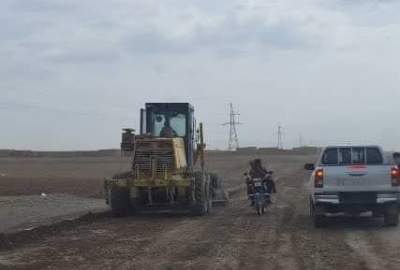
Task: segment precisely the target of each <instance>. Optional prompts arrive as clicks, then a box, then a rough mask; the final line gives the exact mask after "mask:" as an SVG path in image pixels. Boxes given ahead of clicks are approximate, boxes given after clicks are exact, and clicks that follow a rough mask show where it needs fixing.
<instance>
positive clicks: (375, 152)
mask: <svg viewBox="0 0 400 270" xmlns="http://www.w3.org/2000/svg"><path fill="white" fill-rule="evenodd" d="M321 163H322V164H323V165H336V166H346V165H379V164H383V157H382V154H381V151H380V150H379V149H378V148H375V147H343V148H328V149H326V150H325V152H324V154H323V155H322V160H321Z"/></svg>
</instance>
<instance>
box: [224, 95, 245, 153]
mask: <svg viewBox="0 0 400 270" xmlns="http://www.w3.org/2000/svg"><path fill="white" fill-rule="evenodd" d="M229 109H230V111H229V122H226V123H223V124H222V125H223V126H227V125H229V141H228V149H229V151H234V150H236V149H237V148H239V137H238V134H237V129H236V126H237V125H241V124H242V123H240V122H239V120H238V117H239V115H240V114H239V113H236V112H235V110H234V109H233V104H232V103H230V104H229Z"/></svg>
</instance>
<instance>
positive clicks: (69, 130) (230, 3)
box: [0, 0, 400, 150]
mask: <svg viewBox="0 0 400 270" xmlns="http://www.w3.org/2000/svg"><path fill="white" fill-rule="evenodd" d="M399 12H400V1H396V0H392V1H389V0H380V1H379V0H351V1H347V0H269V1H266V0H247V1H246V0H219V1H215V0H183V1H173V0H160V1H156V0H113V1H110V0H104V1H102V0H86V1H82V0H2V1H1V3H0V38H1V42H0V94H1V98H0V123H1V128H0V148H14V149H39V150H72V149H98V148H117V147H118V146H119V142H120V129H121V128H122V127H138V125H139V124H138V119H139V117H138V116H139V115H138V112H139V109H140V107H141V106H142V105H143V104H144V103H145V102H151V101H163V102H164V101H168V102H174V101H181V102H185V101H189V102H191V103H193V104H194V105H195V107H196V113H197V118H198V119H200V120H202V121H203V122H204V123H205V127H206V132H207V141H208V144H209V145H210V146H211V147H213V148H217V147H218V148H224V147H226V144H227V137H228V133H229V130H228V129H227V128H226V127H223V126H221V123H223V122H226V121H227V120H228V103H229V102H232V103H233V104H234V105H235V107H236V109H237V110H238V111H239V112H240V113H241V116H240V120H241V121H242V122H243V123H244V124H243V125H242V126H240V127H239V130H238V132H239V138H240V142H241V144H242V145H243V146H245V145H259V146H273V145H276V140H277V138H276V128H277V125H278V123H281V124H282V125H283V127H284V144H285V147H292V146H298V145H299V137H300V135H301V136H302V137H303V142H304V143H306V144H320V145H325V144H331V143H342V142H353V143H373V144H381V145H383V146H384V147H385V148H386V149H388V150H391V149H398V150H400V124H399V119H398V111H399V109H400V50H399V48H400V16H399Z"/></svg>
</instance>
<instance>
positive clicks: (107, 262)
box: [0, 154, 400, 269]
mask: <svg viewBox="0 0 400 270" xmlns="http://www.w3.org/2000/svg"><path fill="white" fill-rule="evenodd" d="M249 158H250V156H246V155H232V154H225V155H214V156H212V157H210V159H211V160H212V162H211V167H212V168H213V169H214V171H217V172H219V173H220V174H222V175H223V176H224V177H225V180H226V186H227V187H234V186H237V185H238V184H240V183H241V177H240V174H241V173H242V172H243V170H244V169H245V168H246V162H247V160H248V159H249ZM263 158H264V159H267V160H268V161H269V163H270V167H271V168H272V169H273V170H274V171H275V173H276V176H277V177H279V182H278V189H279V194H278V195H277V196H276V197H275V200H276V203H275V204H274V205H273V206H271V207H270V208H268V211H267V213H266V215H265V216H262V217H258V216H256V215H255V213H254V210H253V209H251V208H250V207H249V204H248V202H247V201H246V198H245V195H244V194H243V193H242V194H238V195H237V196H235V197H233V198H232V201H231V203H230V205H229V206H228V207H225V208H218V209H214V212H213V214H212V215H211V216H208V217H190V216H183V215H151V216H149V215H140V216H136V217H129V218H123V219H111V218H108V217H101V218H98V219H95V220H91V221H84V222H80V223H77V224H75V225H73V226H68V227H66V228H64V229H61V230H56V231H49V232H48V233H44V234H41V235H39V236H38V237H36V238H35V240H34V241H26V242H24V241H22V242H20V243H16V244H15V245H14V246H11V249H3V250H2V251H0V269H399V266H400V256H399V255H400V252H399V247H400V236H399V233H400V231H399V229H398V228H385V227H383V226H382V222H381V221H380V220H373V219H366V218H359V219H347V218H335V219H334V220H332V222H331V223H330V224H329V226H328V227H327V228H324V229H318V230H317V229H314V228H313V227H312V224H311V222H310V220H309V218H308V199H307V193H306V190H305V187H304V184H305V182H306V179H307V178H308V175H307V173H306V172H304V171H303V170H302V165H303V163H305V162H306V161H312V159H313V158H312V157H301V156H264V157H263ZM310 159H311V160H310Z"/></svg>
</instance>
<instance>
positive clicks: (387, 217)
mask: <svg viewBox="0 0 400 270" xmlns="http://www.w3.org/2000/svg"><path fill="white" fill-rule="evenodd" d="M384 222H385V226H397V225H399V208H398V206H397V205H396V204H391V205H389V206H387V208H386V209H385V213H384Z"/></svg>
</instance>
